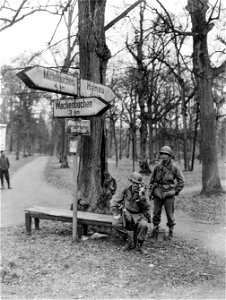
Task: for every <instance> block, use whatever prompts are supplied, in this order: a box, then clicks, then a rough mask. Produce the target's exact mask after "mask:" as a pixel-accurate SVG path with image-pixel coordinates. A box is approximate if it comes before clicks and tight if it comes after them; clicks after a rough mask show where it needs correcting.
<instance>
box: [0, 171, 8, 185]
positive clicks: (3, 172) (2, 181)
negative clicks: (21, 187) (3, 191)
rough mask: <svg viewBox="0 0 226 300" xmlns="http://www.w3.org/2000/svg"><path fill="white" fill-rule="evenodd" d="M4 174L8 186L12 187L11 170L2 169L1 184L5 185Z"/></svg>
mask: <svg viewBox="0 0 226 300" xmlns="http://www.w3.org/2000/svg"><path fill="white" fill-rule="evenodd" d="M4 176H5V180H6V182H7V185H8V187H10V179H9V171H8V170H2V169H0V178H1V186H2V187H4Z"/></svg>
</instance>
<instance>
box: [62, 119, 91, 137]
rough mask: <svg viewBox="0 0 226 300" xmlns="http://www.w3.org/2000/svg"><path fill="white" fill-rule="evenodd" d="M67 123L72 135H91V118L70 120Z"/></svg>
mask: <svg viewBox="0 0 226 300" xmlns="http://www.w3.org/2000/svg"><path fill="white" fill-rule="evenodd" d="M67 125H68V127H69V130H68V133H71V135H78V134H82V135H90V120H80V119H78V120H68V122H67Z"/></svg>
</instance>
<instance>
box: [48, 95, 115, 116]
mask: <svg viewBox="0 0 226 300" xmlns="http://www.w3.org/2000/svg"><path fill="white" fill-rule="evenodd" d="M109 107H110V105H109V104H108V103H107V102H106V101H104V100H103V99H101V98H96V97H89V98H74V99H60V100H55V101H54V102H53V115H54V117H59V118H62V117H78V116H81V117H85V116H86V117H87V116H97V115H101V114H103V113H104V112H106V111H107V110H108V108H109Z"/></svg>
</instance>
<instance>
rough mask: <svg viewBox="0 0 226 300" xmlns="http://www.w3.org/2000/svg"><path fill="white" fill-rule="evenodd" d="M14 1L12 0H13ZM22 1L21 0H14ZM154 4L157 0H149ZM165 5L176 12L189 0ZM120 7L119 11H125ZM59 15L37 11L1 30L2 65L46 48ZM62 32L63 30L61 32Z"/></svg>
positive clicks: (165, 0)
mask: <svg viewBox="0 0 226 300" xmlns="http://www.w3.org/2000/svg"><path fill="white" fill-rule="evenodd" d="M11 1H12V0H11ZM13 1H15V3H17V6H18V4H19V3H20V1H19V0H13ZM135 1H136V0H126V1H125V0H114V1H113V3H114V6H118V7H120V3H124V2H127V3H129V4H133V3H134V2H135ZM149 1H151V3H152V4H153V2H154V1H155V0H149ZM162 2H163V3H164V5H165V6H166V7H167V8H169V9H170V10H172V9H173V11H174V12H175V11H176V10H178V9H179V8H180V9H181V8H182V7H185V6H186V3H187V0H162ZM113 3H112V0H107V8H106V24H107V23H108V22H109V21H111V20H112V19H114V17H115V15H113V14H112V13H111V12H113V10H110V9H109V8H108V7H109V6H110V5H112V4H113ZM121 7H122V9H121V10H120V9H118V11H119V12H122V11H123V5H122V6H121ZM58 20H59V17H56V16H52V15H50V14H45V13H37V14H34V15H31V16H29V17H27V18H26V19H24V20H22V21H20V22H18V23H16V24H14V25H13V26H12V27H10V28H8V29H7V30H4V31H3V32H0V41H1V47H0V66H1V65H4V64H10V60H11V59H12V58H15V57H17V56H19V55H21V54H23V53H24V52H25V51H27V52H32V51H33V52H34V51H38V50H42V49H44V48H45V46H46V43H47V42H48V41H50V39H51V37H52V34H53V32H54V29H55V26H56V24H57V22H58ZM61 34H62V32H61Z"/></svg>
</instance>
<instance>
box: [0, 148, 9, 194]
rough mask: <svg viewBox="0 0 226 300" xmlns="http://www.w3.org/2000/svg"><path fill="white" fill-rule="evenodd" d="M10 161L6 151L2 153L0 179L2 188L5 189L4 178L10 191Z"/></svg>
mask: <svg viewBox="0 0 226 300" xmlns="http://www.w3.org/2000/svg"><path fill="white" fill-rule="evenodd" d="M9 167H10V164H9V159H8V157H7V156H5V154H4V151H1V157H0V177H1V188H2V189H4V176H5V179H6V182H7V185H8V189H11V186H10V178H9Z"/></svg>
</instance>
